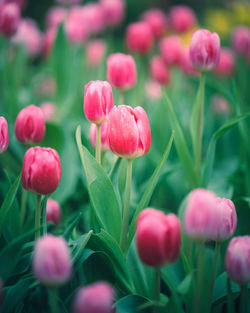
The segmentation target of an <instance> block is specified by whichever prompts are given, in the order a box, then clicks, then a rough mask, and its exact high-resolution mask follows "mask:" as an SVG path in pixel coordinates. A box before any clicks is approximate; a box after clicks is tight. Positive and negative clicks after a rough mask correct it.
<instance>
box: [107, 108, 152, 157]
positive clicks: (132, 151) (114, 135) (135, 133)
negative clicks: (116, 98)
mask: <svg viewBox="0 0 250 313" xmlns="http://www.w3.org/2000/svg"><path fill="white" fill-rule="evenodd" d="M108 138H109V147H110V149H111V151H112V152H113V153H114V154H116V155H118V156H120V157H123V158H128V159H134V158H137V157H139V156H142V155H144V154H146V153H148V151H149V149H150V145H151V131H150V125H149V121H148V117H147V114H146V112H145V111H144V109H143V108H142V107H136V108H134V109H133V108H131V107H130V106H127V105H120V106H118V107H114V108H113V109H112V110H111V111H110V113H109V117H108Z"/></svg>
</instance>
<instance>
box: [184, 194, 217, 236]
mask: <svg viewBox="0 0 250 313" xmlns="http://www.w3.org/2000/svg"><path fill="white" fill-rule="evenodd" d="M219 227H220V215H219V212H218V210H217V200H216V195H215V194H214V193H213V192H212V191H209V190H206V189H201V188H200V189H195V190H193V191H192V192H191V193H190V194H189V196H188V200H187V206H186V210H185V214H184V228H185V231H186V233H187V235H188V236H190V237H191V238H194V239H198V240H211V239H214V238H215V236H216V234H217V231H218V229H219Z"/></svg>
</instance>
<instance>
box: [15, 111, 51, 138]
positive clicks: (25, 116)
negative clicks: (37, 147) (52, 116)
mask: <svg viewBox="0 0 250 313" xmlns="http://www.w3.org/2000/svg"><path fill="white" fill-rule="evenodd" d="M44 134H45V120H44V115H43V112H42V110H41V109H40V108H39V107H37V106H35V105H29V106H27V107H25V108H24V109H22V110H21V111H20V112H19V114H18V116H17V118H16V122H15V135H16V138H17V140H18V141H20V142H23V143H27V144H33V143H37V142H40V141H42V140H43V137H44Z"/></svg>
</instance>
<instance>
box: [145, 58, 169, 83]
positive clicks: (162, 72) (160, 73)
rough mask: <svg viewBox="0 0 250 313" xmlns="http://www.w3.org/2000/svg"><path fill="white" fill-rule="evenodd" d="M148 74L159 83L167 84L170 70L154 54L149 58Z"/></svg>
mask: <svg viewBox="0 0 250 313" xmlns="http://www.w3.org/2000/svg"><path fill="white" fill-rule="evenodd" d="M150 74H151V77H152V78H153V79H154V80H156V81H157V82H158V83H159V84H161V85H168V84H169V83H170V79H171V77H170V72H169V70H168V68H167V66H166V64H165V63H164V61H163V59H162V57H160V56H154V57H153V58H152V59H151V61H150Z"/></svg>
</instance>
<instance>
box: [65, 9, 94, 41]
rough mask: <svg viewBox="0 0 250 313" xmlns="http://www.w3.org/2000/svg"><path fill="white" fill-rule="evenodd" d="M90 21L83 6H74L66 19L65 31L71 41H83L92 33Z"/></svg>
mask: <svg viewBox="0 0 250 313" xmlns="http://www.w3.org/2000/svg"><path fill="white" fill-rule="evenodd" d="M90 25H91V24H90V23H89V21H88V20H87V19H86V13H85V11H84V8H83V7H73V8H72V9H71V10H70V12H69V15H68V17H67V19H66V21H65V32H66V34H67V36H68V39H69V41H70V42H71V43H83V42H85V41H86V40H87V38H88V36H89V33H90Z"/></svg>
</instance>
